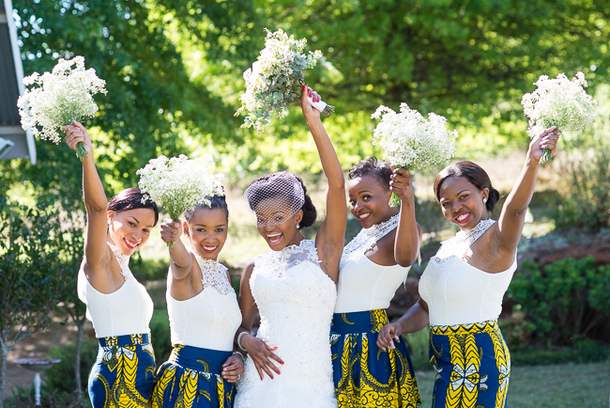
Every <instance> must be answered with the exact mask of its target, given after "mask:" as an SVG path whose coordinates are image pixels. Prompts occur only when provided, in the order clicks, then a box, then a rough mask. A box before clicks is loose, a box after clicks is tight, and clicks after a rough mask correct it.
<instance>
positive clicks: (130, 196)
mask: <svg viewBox="0 0 610 408" xmlns="http://www.w3.org/2000/svg"><path fill="white" fill-rule="evenodd" d="M142 201H144V202H142ZM138 208H150V209H151V210H153V211H154V212H155V223H154V224H153V226H154V225H157V221H159V209H158V208H157V204H155V202H154V201H152V200H151V199H150V197H148V195H146V194H142V190H140V189H139V188H136V187H132V188H127V189H125V190H123V191H120V192H119V193H118V194H117V195H115V196H114V197H112V199H111V200H110V202H109V203H108V209H109V210H112V211H114V212H117V213H119V212H123V211H129V210H135V209H138Z"/></svg>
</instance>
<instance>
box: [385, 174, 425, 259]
mask: <svg viewBox="0 0 610 408" xmlns="http://www.w3.org/2000/svg"><path fill="white" fill-rule="evenodd" d="M390 190H392V192H393V193H395V194H396V195H398V197H400V213H399V214H400V215H399V218H398V227H397V228H396V239H395V240H394V259H395V260H396V263H398V264H399V265H400V266H411V265H413V264H414V263H415V261H417V258H418V256H419V246H420V245H421V237H422V230H421V227H420V226H419V224H417V222H416V221H415V197H414V196H413V182H412V179H411V174H410V173H409V171H408V170H407V169H401V168H394V167H392V180H391V181H390Z"/></svg>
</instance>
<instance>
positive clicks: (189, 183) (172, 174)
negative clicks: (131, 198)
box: [136, 154, 224, 220]
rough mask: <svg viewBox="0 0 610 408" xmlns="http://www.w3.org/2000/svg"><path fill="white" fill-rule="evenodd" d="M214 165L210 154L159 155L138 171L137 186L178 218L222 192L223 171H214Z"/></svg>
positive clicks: (170, 214) (172, 215)
mask: <svg viewBox="0 0 610 408" xmlns="http://www.w3.org/2000/svg"><path fill="white" fill-rule="evenodd" d="M214 168H215V164H214V160H213V158H212V156H210V155H209V154H206V155H204V157H203V158H202V159H194V160H191V159H189V158H188V157H186V156H185V155H180V156H179V157H172V158H171V159H168V158H167V157H166V156H159V157H158V158H156V159H151V160H150V161H149V162H148V164H147V165H146V166H144V167H143V168H141V169H139V170H138V171H137V173H136V174H138V175H139V176H140V181H139V182H138V187H140V189H141V190H142V193H144V194H147V195H148V196H149V197H150V199H151V200H152V201H154V202H155V203H157V204H158V205H160V206H162V207H163V208H165V210H166V211H167V212H168V213H169V216H170V217H171V219H173V220H177V219H179V218H180V215H181V214H182V213H183V212H184V211H186V210H188V209H191V208H193V207H195V206H196V205H199V204H204V205H209V203H210V200H209V197H211V196H213V195H223V194H224V193H223V188H222V184H221V182H220V181H221V180H222V178H223V174H222V173H217V174H213V171H214Z"/></svg>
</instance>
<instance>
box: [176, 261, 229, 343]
mask: <svg viewBox="0 0 610 408" xmlns="http://www.w3.org/2000/svg"><path fill="white" fill-rule="evenodd" d="M195 258H196V259H197V262H198V264H199V268H200V269H201V272H202V275H203V278H202V279H201V282H202V283H203V290H202V291H201V292H199V293H198V294H197V295H195V296H193V297H192V298H190V299H187V300H176V299H174V297H173V296H172V295H171V294H170V291H169V285H168V290H167V293H166V299H167V312H168V314H169V326H170V330H171V339H172V344H174V345H175V344H184V345H186V346H192V347H200V348H205V349H211V350H219V351H232V350H233V339H234V337H235V332H236V331H237V329H238V328H239V325H240V324H241V312H240V310H239V306H238V304H237V297H236V295H235V290H234V289H233V287H232V286H231V284H230V283H229V280H228V279H227V267H226V266H224V265H221V264H220V263H218V262H217V261H215V260H207V259H203V258H201V257H200V256H199V255H197V254H195Z"/></svg>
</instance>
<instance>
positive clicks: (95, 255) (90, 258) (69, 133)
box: [65, 121, 110, 290]
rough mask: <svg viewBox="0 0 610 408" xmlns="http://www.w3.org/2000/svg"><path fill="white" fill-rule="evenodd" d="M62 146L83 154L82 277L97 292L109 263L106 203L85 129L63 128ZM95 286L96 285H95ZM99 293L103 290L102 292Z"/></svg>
mask: <svg viewBox="0 0 610 408" xmlns="http://www.w3.org/2000/svg"><path fill="white" fill-rule="evenodd" d="M65 132H66V143H67V144H68V146H69V147H70V149H72V150H74V151H76V145H77V144H78V143H79V142H82V143H83V144H84V145H85V149H86V150H87V157H83V159H82V166H83V198H84V201H85V208H86V211H87V230H86V235H85V273H86V274H87V278H88V279H89V281H90V282H91V284H92V285H94V287H96V288H100V286H101V285H103V284H104V281H105V280H106V279H105V277H106V274H107V268H106V266H107V263H108V260H109V259H110V254H109V249H108V245H107V244H106V240H107V232H106V231H107V229H108V223H107V212H108V199H107V198H106V193H105V192H104V187H103V186H102V181H101V180H100V177H99V175H98V173H97V168H96V167H95V161H94V159H93V144H92V143H91V138H90V137H89V133H87V129H85V128H84V127H83V125H81V124H80V123H78V122H76V121H74V122H73V125H71V126H66V127H65ZM96 282H97V283H98V284H97V285H96V284H95V283H96ZM102 290H103V288H102Z"/></svg>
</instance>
